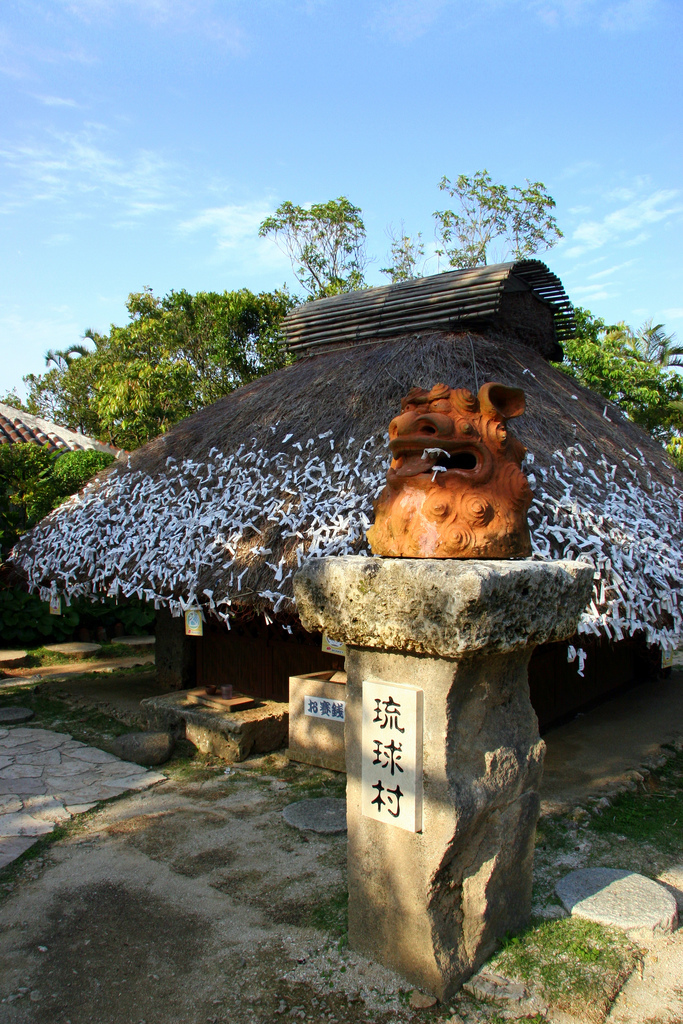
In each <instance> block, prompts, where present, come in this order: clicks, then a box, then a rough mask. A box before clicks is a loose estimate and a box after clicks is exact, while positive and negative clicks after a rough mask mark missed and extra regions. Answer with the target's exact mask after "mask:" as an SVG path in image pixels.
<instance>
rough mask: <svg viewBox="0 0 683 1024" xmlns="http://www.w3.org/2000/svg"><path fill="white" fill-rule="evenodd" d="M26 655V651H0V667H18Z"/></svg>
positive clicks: (24, 661) (22, 663)
mask: <svg viewBox="0 0 683 1024" xmlns="http://www.w3.org/2000/svg"><path fill="white" fill-rule="evenodd" d="M27 657H28V651H0V668H19V667H20V665H24V664H25V663H26V659H27Z"/></svg>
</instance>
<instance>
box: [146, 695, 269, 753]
mask: <svg viewBox="0 0 683 1024" xmlns="http://www.w3.org/2000/svg"><path fill="white" fill-rule="evenodd" d="M140 709H141V711H142V713H143V715H144V716H145V717H146V719H147V723H148V726H149V728H150V729H151V730H159V731H170V732H172V733H173V735H174V736H175V738H176V739H187V740H189V742H190V743H193V744H194V745H195V746H196V747H197V749H198V750H200V751H201V752H202V753H203V754H215V755H216V756H217V757H222V758H225V760H227V761H244V759H245V758H246V757H248V756H249V754H265V753H268V752H269V751H271V750H278V749H279V748H280V747H281V746H282V745H283V744H284V743H285V742H286V740H287V732H288V727H289V705H288V704H285V703H281V702H278V701H263V703H260V704H258V705H257V706H256V707H253V708H248V709H247V710H246V711H233V712H230V713H226V712H223V711H216V710H214V709H213V708H206V707H199V706H198V705H196V704H190V703H189V701H188V700H187V696H186V694H185V692H184V691H183V690H178V691H174V692H173V693H166V694H163V696H161V697H148V698H147V699H146V700H143V701H141V702H140Z"/></svg>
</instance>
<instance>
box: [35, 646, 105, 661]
mask: <svg viewBox="0 0 683 1024" xmlns="http://www.w3.org/2000/svg"><path fill="white" fill-rule="evenodd" d="M45 650H46V651H54V652H55V653H56V654H66V655H68V656H69V657H70V658H75V659H76V661H82V660H83V659H84V658H87V657H88V655H89V654H96V653H97V651H101V650H102V645H101V644H81V643H69V644H49V645H48V646H47V647H46V648H45Z"/></svg>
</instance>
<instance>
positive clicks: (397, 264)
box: [380, 222, 425, 284]
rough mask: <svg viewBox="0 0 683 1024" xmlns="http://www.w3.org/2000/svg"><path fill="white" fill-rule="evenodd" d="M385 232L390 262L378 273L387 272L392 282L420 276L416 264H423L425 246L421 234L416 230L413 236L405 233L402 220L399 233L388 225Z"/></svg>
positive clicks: (420, 272) (409, 279) (396, 282)
mask: <svg viewBox="0 0 683 1024" xmlns="http://www.w3.org/2000/svg"><path fill="white" fill-rule="evenodd" d="M387 234H388V235H389V241H390V243H391V245H390V247H389V258H390V261H391V262H390V264H389V266H388V267H383V268H382V269H381V270H380V274H387V276H388V277H390V278H391V283H392V284H398V282H399V281H411V280H413V279H414V278H417V277H422V270H421V269H420V270H418V264H419V263H420V262H422V263H423V264H424V254H425V247H424V243H423V241H422V234H421V232H419V231H418V233H417V235H415V237H413V238H411V236H410V235H407V234H406V232H405V228H404V226H403V222H401V232H400V234H398V235H397V234H395V232H394V230H393V228H392V227H389V229H388V232H387Z"/></svg>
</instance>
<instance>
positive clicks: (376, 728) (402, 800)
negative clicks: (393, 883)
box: [361, 679, 424, 832]
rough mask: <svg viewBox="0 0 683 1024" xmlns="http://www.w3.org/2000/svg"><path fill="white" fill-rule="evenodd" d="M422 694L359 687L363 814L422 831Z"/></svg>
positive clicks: (366, 684) (385, 686)
mask: <svg viewBox="0 0 683 1024" xmlns="http://www.w3.org/2000/svg"><path fill="white" fill-rule="evenodd" d="M423 699H424V694H423V691H422V690H417V689H415V688H414V687H412V686H403V685H398V684H396V683H379V682H373V681H370V680H367V679H366V680H364V681H363V725H362V738H361V746H362V768H361V813H362V814H363V815H364V816H365V817H366V818H375V819H376V820H377V821H383V822H385V823H386V824H388V825H398V827H399V828H404V829H406V830H407V831H408V832H421V831H422V731H423Z"/></svg>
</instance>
